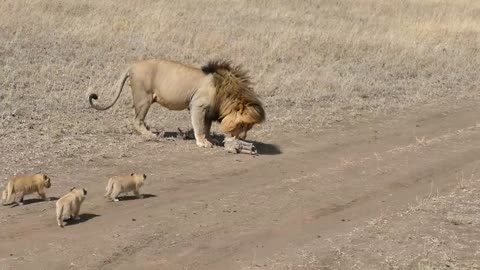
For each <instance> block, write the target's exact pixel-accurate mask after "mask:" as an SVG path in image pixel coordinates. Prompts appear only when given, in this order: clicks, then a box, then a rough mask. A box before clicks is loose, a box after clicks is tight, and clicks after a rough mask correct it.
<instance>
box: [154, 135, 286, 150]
mask: <svg viewBox="0 0 480 270" xmlns="http://www.w3.org/2000/svg"><path fill="white" fill-rule="evenodd" d="M182 132H183V131H182ZM182 132H180V131H166V132H163V136H162V137H163V138H174V139H183V140H195V136H194V135H193V130H191V129H189V130H187V131H185V132H183V133H182ZM159 136H160V135H159ZM212 138H213V139H215V140H216V141H217V142H219V145H218V146H221V147H223V140H224V139H225V135H223V134H218V133H213V134H212ZM245 141H246V142H250V143H253V144H254V145H255V148H256V149H257V153H258V154H259V155H279V154H282V150H281V149H280V147H279V146H278V145H275V144H269V143H263V142H258V141H249V140H245Z"/></svg>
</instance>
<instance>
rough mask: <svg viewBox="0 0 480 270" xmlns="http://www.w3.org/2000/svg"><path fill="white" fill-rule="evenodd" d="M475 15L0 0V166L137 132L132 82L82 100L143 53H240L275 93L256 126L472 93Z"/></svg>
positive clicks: (11, 169) (198, 58)
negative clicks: (116, 93) (100, 107)
mask: <svg viewBox="0 0 480 270" xmlns="http://www.w3.org/2000/svg"><path fill="white" fill-rule="evenodd" d="M479 18H480V1H475V0H456V1H447V0H424V1H415V0H395V1H379V0H360V1H356V0H345V1H338V0H324V1H263V0H262V1H260V0H252V1H225V0H216V1H213V0H207V1H194V0H183V1H154V0H146V1H143V0H142V1H140V0H131V1H114V0H102V1H92V0H4V1H0V152H1V153H2V154H1V157H0V163H1V164H2V165H3V166H1V167H0V178H2V180H3V179H6V178H7V177H9V176H10V175H12V174H16V173H18V172H25V171H27V172H28V170H31V171H34V170H38V169H39V165H43V166H45V164H50V162H52V161H55V160H59V159H73V160H76V161H77V162H88V160H90V159H92V158H93V157H96V156H102V155H106V153H113V154H112V155H121V154H122V152H123V151H124V150H125V149H127V148H130V147H134V146H135V144H138V143H142V140H143V139H142V138H140V137H139V136H137V135H135V134H132V131H131V128H130V127H129V122H128V119H127V118H128V117H129V116H130V113H131V108H130V106H131V105H130V104H131V101H130V98H131V97H130V93H129V91H125V92H124V93H128V94H124V95H123V96H122V97H121V99H120V102H119V103H118V104H117V105H116V106H115V107H113V109H112V110H110V111H107V112H103V113H102V112H95V111H93V110H91V109H89V106H88V104H87V102H86V101H87V94H88V93H89V91H92V90H96V91H98V92H99V93H100V99H101V100H102V101H110V100H111V99H110V98H111V95H112V93H113V89H114V86H116V83H117V82H118V78H119V76H120V74H121V72H122V71H123V70H124V69H125V68H126V67H127V66H128V65H129V64H130V63H132V62H133V61H136V60H138V59H144V58H168V59H172V60H177V61H180V62H184V63H189V64H193V65H202V64H204V63H206V62H207V61H208V60H211V59H218V58H226V59H231V60H233V61H234V63H239V64H242V65H244V66H245V67H246V69H248V70H249V71H250V75H251V77H252V79H253V80H254V81H255V83H256V91H257V92H258V93H259V94H260V96H261V97H262V100H263V101H264V103H265V106H266V111H267V121H266V123H265V124H264V125H262V126H260V127H256V128H255V129H254V131H253V134H252V135H253V136H254V138H258V139H259V140H264V141H268V140H270V139H271V138H274V137H275V134H279V132H292V133H293V132H302V133H304V132H306V133H309V134H318V132H319V131H320V130H321V129H323V128H325V127H328V126H330V125H332V124H334V123H335V122H355V121H357V120H358V119H366V118H367V117H369V116H373V115H378V114H384V113H389V114H392V113H393V112H401V111H404V110H407V109H410V108H413V107H417V106H431V105H433V106H440V105H444V104H452V103H463V102H468V101H472V100H473V101H476V100H478V97H479V91H478V89H479V86H480V85H479V84H480V76H479V67H480V52H479V44H480V35H479V34H480V19H479ZM147 122H148V123H149V124H150V125H151V126H153V127H155V128H157V129H161V130H168V131H175V130H176V129H177V127H178V126H188V125H189V117H188V114H187V112H181V113H178V112H169V111H167V110H164V109H162V108H160V106H154V107H152V110H151V111H150V114H149V115H148V116H147ZM159 144H161V142H159ZM193 147H194V146H193ZM52 166H53V165H52ZM43 168H45V167H43ZM47 170H48V167H47ZM477 188H478V187H476V189H475V190H478V189H477ZM452 198H453V197H452ZM455 202H456V203H461V204H462V207H464V206H465V207H467V206H468V205H467V204H468V203H469V201H463V202H462V201H458V200H457V201H455ZM476 203H477V205H478V202H476ZM444 206H445V207H446V208H445V211H446V212H447V214H448V213H452V216H451V220H450V221H448V220H443V221H442V222H444V225H445V226H455V225H452V224H455V223H456V222H457V219H458V222H459V223H460V225H459V226H461V224H463V223H465V222H470V221H469V220H472V222H475V224H477V225H478V219H474V217H473V216H465V218H466V219H464V218H463V216H459V215H457V214H456V212H454V211H453V210H451V211H453V212H448V211H450V210H448V209H449V205H447V204H445V205H444ZM426 209H430V208H428V207H427V208H426ZM440 209H443V208H440ZM459 209H462V208H459ZM434 210H435V209H434ZM434 210H432V211H430V210H428V211H429V212H428V215H432V216H434V214H437V213H438V211H437V210H435V211H434ZM442 211H443V210H442ZM462 215H463V214H462ZM447 216H448V215H447ZM432 222H438V220H435V218H433V217H432ZM449 223H450V224H449ZM412 226H419V225H418V224H412ZM442 228H443V227H442ZM382 229H383V230H387V229H388V227H382ZM392 230H393V229H392ZM412 233H413V232H412ZM443 233H445V232H443ZM475 233H476V237H477V238H478V231H476V232H475ZM375 241H381V240H378V239H377V240H375ZM428 241H430V242H431V241H433V242H431V244H432V245H440V244H441V243H440V244H439V243H438V242H436V241H437V240H435V239H433V238H431V239H430V240H428ZM428 241H427V242H428ZM445 241H447V240H445ZM430 242H428V243H430ZM372 243H373V242H372ZM394 246H395V245H393V244H392V249H393V247H394ZM408 248H409V247H408ZM342 252H345V251H342ZM342 254H343V253H342ZM339 256H340V255H339ZM342 256H343V255H342ZM342 256H340V257H342ZM381 256H384V257H382V258H385V256H386V255H385V254H383V255H381ZM342 258H343V259H345V257H342ZM445 258H447V257H445ZM354 259H355V260H357V259H358V260H359V258H354ZM470 259H471V258H470ZM443 260H444V258H443V257H442V258H441V261H442V262H443ZM341 262H343V261H341ZM355 263H357V262H356V261H354V264H353V266H355V265H356V264H355ZM395 263H396V264H394V265H395V266H396V267H397V266H398V267H408V265H403V263H398V262H395ZM451 264H452V265H456V263H455V262H451ZM359 265H360V268H362V264H359ZM367 265H368V264H367ZM392 265H393V263H392ZM457 265H459V266H462V265H461V264H457ZM348 266H352V265H348ZM363 266H365V265H363ZM422 269H425V268H422Z"/></svg>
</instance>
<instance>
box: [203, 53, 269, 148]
mask: <svg viewBox="0 0 480 270" xmlns="http://www.w3.org/2000/svg"><path fill="white" fill-rule="evenodd" d="M202 71H203V72H205V73H206V74H213V78H214V84H215V88H216V90H217V91H216V94H215V99H214V104H213V105H212V111H211V112H210V115H211V116H212V117H211V118H212V119H211V120H216V121H218V122H220V129H221V131H222V132H224V133H226V134H227V135H230V136H232V137H235V138H240V139H245V138H246V137H247V132H248V131H249V130H250V129H251V128H252V127H253V126H254V125H255V124H259V123H262V122H263V121H265V110H264V109H263V105H262V102H261V101H260V100H259V99H258V97H257V95H256V94H255V92H254V91H253V88H252V83H251V81H250V78H249V77H248V76H247V73H246V72H245V71H243V70H242V68H241V67H240V66H232V65H231V64H230V62H227V61H212V62H209V63H208V65H206V66H203V67H202Z"/></svg>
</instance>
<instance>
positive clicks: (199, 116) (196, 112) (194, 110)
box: [190, 106, 213, 147]
mask: <svg viewBox="0 0 480 270" xmlns="http://www.w3.org/2000/svg"><path fill="white" fill-rule="evenodd" d="M190 113H191V114H190V115H191V117H192V125H193V131H194V132H195V140H196V141H197V145H198V146H200V147H213V143H211V142H210V141H208V139H207V135H206V134H205V127H206V123H205V113H206V109H205V108H204V107H201V106H191V109H190Z"/></svg>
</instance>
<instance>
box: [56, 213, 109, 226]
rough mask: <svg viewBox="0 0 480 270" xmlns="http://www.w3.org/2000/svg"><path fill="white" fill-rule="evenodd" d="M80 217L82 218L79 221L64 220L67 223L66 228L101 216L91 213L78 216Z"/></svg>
mask: <svg viewBox="0 0 480 270" xmlns="http://www.w3.org/2000/svg"><path fill="white" fill-rule="evenodd" d="M78 216H79V217H80V219H79V220H75V219H73V218H70V219H66V220H64V221H65V225H66V226H71V225H76V224H80V223H84V222H87V221H89V220H90V219H92V218H96V217H99V216H100V215H97V214H91V213H83V214H80V215H78Z"/></svg>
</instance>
